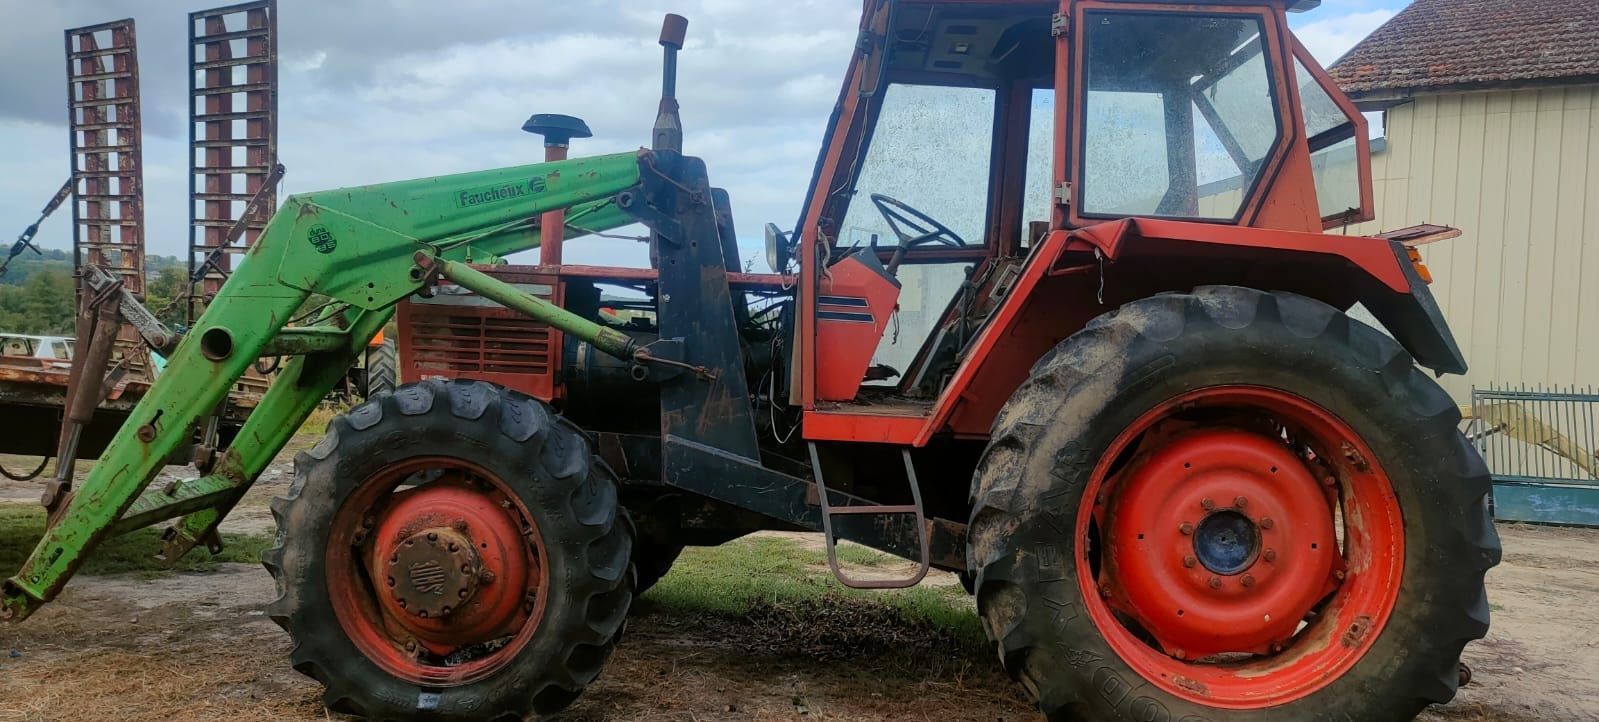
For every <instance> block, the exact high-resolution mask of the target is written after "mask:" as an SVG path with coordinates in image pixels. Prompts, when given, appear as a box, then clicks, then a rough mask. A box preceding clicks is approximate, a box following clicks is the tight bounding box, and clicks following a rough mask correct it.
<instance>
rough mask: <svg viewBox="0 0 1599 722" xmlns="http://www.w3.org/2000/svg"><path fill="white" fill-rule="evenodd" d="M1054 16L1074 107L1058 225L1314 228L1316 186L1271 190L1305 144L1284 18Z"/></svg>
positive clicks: (1097, 3)
mask: <svg viewBox="0 0 1599 722" xmlns="http://www.w3.org/2000/svg"><path fill="white" fill-rule="evenodd" d="M1063 10H1064V12H1063V14H1062V16H1061V18H1059V19H1057V26H1059V25H1062V24H1066V25H1069V32H1063V33H1062V35H1063V36H1069V37H1070V45H1069V47H1068V48H1063V51H1064V53H1063V54H1069V56H1070V58H1071V60H1070V65H1071V67H1070V70H1069V72H1066V73H1062V75H1061V77H1062V82H1063V83H1065V84H1066V86H1067V87H1065V88H1063V89H1062V90H1061V95H1062V97H1065V98H1070V107H1069V109H1068V111H1067V113H1068V116H1067V118H1066V119H1065V120H1066V121H1067V122H1066V123H1065V130H1064V132H1063V133H1062V135H1063V136H1064V137H1063V140H1064V141H1065V144H1066V149H1067V152H1065V153H1063V154H1062V156H1063V158H1064V159H1065V160H1064V166H1065V167H1064V168H1062V169H1061V170H1062V173H1063V175H1064V177H1065V181H1066V184H1065V185H1064V186H1062V187H1059V188H1057V194H1058V199H1059V200H1062V201H1064V202H1065V203H1066V209H1065V213H1064V215H1065V217H1066V222H1067V225H1069V226H1072V227H1081V226H1087V225H1092V224H1095V223H1101V222H1105V221H1109V220H1115V219H1120V218H1127V217H1152V218H1165V219H1173V220H1183V221H1194V222H1201V223H1219V224H1238V225H1260V224H1262V223H1265V222H1269V224H1270V225H1272V226H1274V227H1287V228H1290V229H1300V228H1303V229H1304V230H1320V228H1321V222H1320V214H1319V213H1316V209H1315V198H1314V189H1313V188H1312V189H1308V191H1309V192H1308V194H1307V193H1306V192H1305V191H1304V190H1302V189H1296V188H1287V189H1282V190H1281V192H1279V189H1278V188H1277V185H1278V184H1277V183H1276V182H1275V178H1276V176H1277V175H1278V173H1279V172H1280V171H1281V170H1282V168H1283V166H1284V163H1285V160H1286V159H1287V158H1288V157H1289V155H1290V154H1289V149H1290V147H1291V146H1292V145H1293V144H1294V143H1296V142H1297V143H1300V144H1302V143H1303V142H1304V139H1303V138H1301V137H1299V133H1298V132H1297V131H1296V129H1297V128H1298V127H1300V124H1299V123H1298V122H1297V118H1298V115H1297V113H1298V109H1297V108H1296V107H1295V105H1296V104H1297V96H1296V95H1295V94H1294V92H1293V90H1294V88H1293V86H1292V84H1291V83H1289V82H1285V77H1284V75H1285V74H1284V73H1283V71H1282V68H1283V67H1284V62H1285V59H1287V58H1291V57H1292V52H1291V49H1290V47H1289V45H1288V38H1289V36H1288V35H1287V33H1286V30H1285V28H1284V27H1283V26H1282V20H1281V16H1280V14H1279V13H1277V12H1275V11H1273V10H1272V9H1271V8H1267V7H1250V6H1221V5H1216V6H1209V5H1207V6H1196V5H1165V4H1157V3H1147V4H1141V3H1127V2H1107V1H1104V0H1065V2H1064V3H1063ZM1067 19H1069V22H1067ZM1301 157H1302V156H1301ZM1304 170H1306V171H1308V166H1307V168H1305V169H1304ZM1268 196H1270V198H1268ZM1285 199H1286V200H1287V201H1288V203H1287V204H1286V205H1285V204H1284V203H1283V202H1282V201H1283V200H1285ZM1268 200H1269V201H1272V202H1268Z"/></svg>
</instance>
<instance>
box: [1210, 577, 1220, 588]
mask: <svg viewBox="0 0 1599 722" xmlns="http://www.w3.org/2000/svg"><path fill="white" fill-rule="evenodd" d="M1210 588H1211V589H1221V577H1218V576H1215V575H1212V576H1211V577H1210Z"/></svg>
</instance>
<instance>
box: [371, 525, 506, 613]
mask: <svg viewBox="0 0 1599 722" xmlns="http://www.w3.org/2000/svg"><path fill="white" fill-rule="evenodd" d="M388 567H389V569H388V572H389V575H388V582H389V594H390V595H391V596H392V597H393V598H394V601H395V603H396V604H398V605H399V606H400V608H401V609H404V610H405V611H406V612H407V613H409V614H414V615H416V616H418V617H421V618H423V619H428V618H437V617H444V616H448V615H449V614H450V613H452V612H454V611H455V610H457V609H459V608H461V606H462V605H465V604H468V603H469V602H471V600H472V598H473V596H474V595H475V594H476V592H477V587H478V577H479V575H480V574H482V571H483V570H482V562H481V561H480V560H479V559H478V555H477V552H476V550H475V548H474V545H473V543H472V540H471V539H468V538H467V537H466V535H464V534H462V533H460V532H457V531H456V530H454V529H451V528H448V527H443V528H441V527H430V528H428V529H424V530H422V531H419V532H417V533H415V534H412V535H411V536H410V537H407V538H406V540H405V541H403V542H400V544H399V547H398V548H397V549H396V550H395V551H394V553H393V554H391V555H389V560H388Z"/></svg>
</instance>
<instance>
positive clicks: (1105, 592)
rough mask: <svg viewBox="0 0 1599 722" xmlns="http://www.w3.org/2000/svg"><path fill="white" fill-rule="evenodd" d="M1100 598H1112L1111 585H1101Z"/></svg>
mask: <svg viewBox="0 0 1599 722" xmlns="http://www.w3.org/2000/svg"><path fill="white" fill-rule="evenodd" d="M1099 596H1101V597H1109V596H1110V585H1109V584H1101V585H1099Z"/></svg>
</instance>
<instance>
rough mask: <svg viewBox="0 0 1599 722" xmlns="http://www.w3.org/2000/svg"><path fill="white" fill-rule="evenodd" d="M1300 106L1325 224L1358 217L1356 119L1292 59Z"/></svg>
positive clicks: (1358, 185) (1317, 197)
mask: <svg viewBox="0 0 1599 722" xmlns="http://www.w3.org/2000/svg"><path fill="white" fill-rule="evenodd" d="M1294 74H1295V77H1296V78H1297V80H1298V83H1299V102H1300V106H1301V108H1302V109H1303V111H1304V116H1305V135H1306V137H1308V138H1309V139H1310V169H1311V173H1312V174H1314V176H1315V178H1316V204H1317V205H1318V206H1320V208H1321V218H1322V220H1324V221H1329V220H1334V219H1337V218H1357V217H1359V216H1360V215H1361V210H1362V209H1361V207H1360V205H1361V199H1360V164H1359V159H1358V157H1357V155H1356V153H1358V152H1359V151H1358V149H1357V148H1356V143H1357V140H1356V124H1355V119H1354V118H1353V117H1351V116H1349V115H1348V114H1346V113H1344V111H1343V109H1342V108H1340V107H1338V104H1337V103H1336V102H1334V101H1333V99H1332V96H1331V95H1329V94H1328V93H1327V91H1326V89H1324V88H1322V86H1321V83H1320V82H1319V81H1318V80H1317V79H1316V76H1315V75H1313V74H1311V72H1310V70H1309V69H1307V68H1306V67H1305V63H1304V62H1303V61H1302V60H1300V59H1299V58H1295V59H1294Z"/></svg>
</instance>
